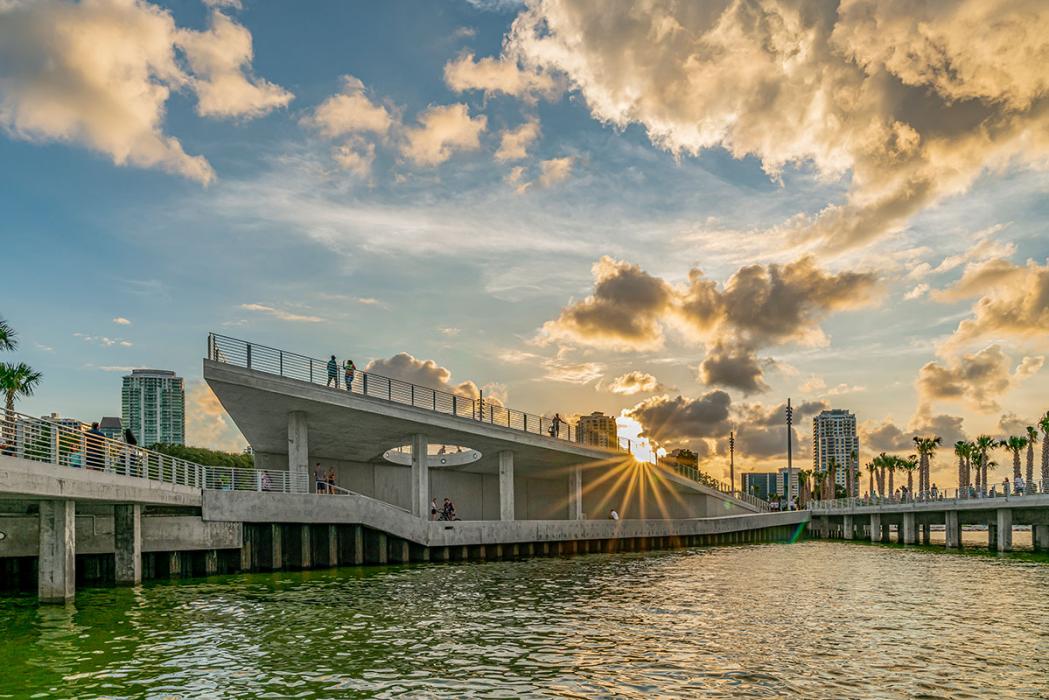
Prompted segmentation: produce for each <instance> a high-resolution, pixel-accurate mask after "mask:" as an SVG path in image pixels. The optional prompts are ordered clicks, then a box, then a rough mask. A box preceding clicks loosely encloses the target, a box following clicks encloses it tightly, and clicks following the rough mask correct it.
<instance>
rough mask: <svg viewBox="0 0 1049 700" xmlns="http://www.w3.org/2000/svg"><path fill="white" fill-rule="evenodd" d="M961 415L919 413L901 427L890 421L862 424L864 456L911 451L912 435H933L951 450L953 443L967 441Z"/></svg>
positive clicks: (861, 438)
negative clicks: (905, 425)
mask: <svg viewBox="0 0 1049 700" xmlns="http://www.w3.org/2000/svg"><path fill="white" fill-rule="evenodd" d="M962 422H963V419H962V417H961V416H952V415H948V414H937V415H932V413H931V412H930V411H928V410H924V409H923V410H919V411H918V413H916V414H915V416H914V417H913V418H912V419H911V421H910V423H909V424H908V425H907V427H906V428H905V429H904V428H900V427H899V426H898V425H896V424H895V423H894V422H892V420H889V419H885V420H883V421H881V422H877V421H864V422H863V423H861V424H860V425H859V426H858V429H857V432H858V433H859V437H860V449H861V450H862V451H863V452H864V453H866V454H875V453H878V452H908V453H909V452H913V451H914V436H916V435H918V436H928V435H936V436H939V437H940V438H941V440H942V444H943V447H944V448H948V447H949V448H950V449H953V447H954V443H955V442H957V441H959V440H966V439H967V437H966V435H965V430H964V428H963V427H962Z"/></svg>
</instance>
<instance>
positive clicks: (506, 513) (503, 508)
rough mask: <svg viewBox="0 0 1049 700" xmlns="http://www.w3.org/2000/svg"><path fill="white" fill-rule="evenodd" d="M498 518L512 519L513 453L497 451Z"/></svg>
mask: <svg viewBox="0 0 1049 700" xmlns="http://www.w3.org/2000/svg"><path fill="white" fill-rule="evenodd" d="M499 519H500V520H513V519H514V453H513V452H511V451H509V450H503V451H502V452H500V453H499Z"/></svg>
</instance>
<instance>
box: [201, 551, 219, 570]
mask: <svg viewBox="0 0 1049 700" xmlns="http://www.w3.org/2000/svg"><path fill="white" fill-rule="evenodd" d="M218 572H219V550H217V549H209V550H208V551H206V552H204V575H205V576H215V575H216V574H218Z"/></svg>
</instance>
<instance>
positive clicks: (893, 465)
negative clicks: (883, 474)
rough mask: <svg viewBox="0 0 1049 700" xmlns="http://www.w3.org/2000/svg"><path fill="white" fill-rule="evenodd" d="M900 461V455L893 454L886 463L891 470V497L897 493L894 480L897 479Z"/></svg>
mask: <svg viewBox="0 0 1049 700" xmlns="http://www.w3.org/2000/svg"><path fill="white" fill-rule="evenodd" d="M898 463H899V457H897V456H895V455H892V456H890V457H889V459H888V461H887V462H886V464H885V468H886V469H888V470H889V497H890V498H891V497H892V496H893V495H895V493H896V489H895V488H894V487H893V482H894V481H895V479H896V467H897V466H898Z"/></svg>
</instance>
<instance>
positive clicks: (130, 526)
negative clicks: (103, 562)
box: [113, 503, 142, 586]
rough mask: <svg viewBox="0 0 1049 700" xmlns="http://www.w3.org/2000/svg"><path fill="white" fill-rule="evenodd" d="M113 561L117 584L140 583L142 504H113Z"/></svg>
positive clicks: (134, 584)
mask: <svg viewBox="0 0 1049 700" xmlns="http://www.w3.org/2000/svg"><path fill="white" fill-rule="evenodd" d="M113 563H114V569H113V571H114V578H115V579H116V583H117V585H118V586H137V585H138V584H140V583H142V506H140V505H138V504H137V503H135V504H128V505H116V506H113Z"/></svg>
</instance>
